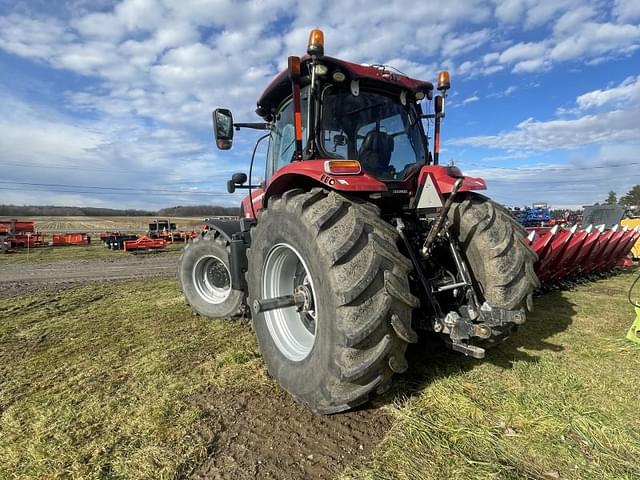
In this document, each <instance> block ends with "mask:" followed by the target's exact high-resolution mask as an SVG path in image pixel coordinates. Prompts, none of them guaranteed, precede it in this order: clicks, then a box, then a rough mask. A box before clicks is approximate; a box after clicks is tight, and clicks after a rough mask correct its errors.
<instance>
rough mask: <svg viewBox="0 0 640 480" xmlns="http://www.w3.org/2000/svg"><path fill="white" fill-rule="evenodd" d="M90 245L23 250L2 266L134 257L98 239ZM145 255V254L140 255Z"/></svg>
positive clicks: (173, 248)
mask: <svg viewBox="0 0 640 480" xmlns="http://www.w3.org/2000/svg"><path fill="white" fill-rule="evenodd" d="M92 242H93V243H91V244H90V245H69V246H64V247H49V246H47V247H37V248H30V249H29V250H28V251H27V249H26V248H22V249H20V250H19V251H18V253H12V254H2V255H0V265H2V264H3V263H29V262H40V263H42V262H57V261H60V260H90V259H93V258H104V259H122V258H126V257H130V256H131V255H134V254H133V253H131V252H125V251H124V250H109V249H108V248H107V247H105V246H104V244H103V243H102V242H101V241H100V239H99V238H98V237H96V238H92ZM183 248H184V243H182V242H175V243H168V244H167V248H166V249H165V252H161V253H157V254H151V253H150V254H148V255H160V256H165V255H166V253H167V252H173V253H177V252H180V251H181V250H182V249H183ZM138 255H144V254H138Z"/></svg>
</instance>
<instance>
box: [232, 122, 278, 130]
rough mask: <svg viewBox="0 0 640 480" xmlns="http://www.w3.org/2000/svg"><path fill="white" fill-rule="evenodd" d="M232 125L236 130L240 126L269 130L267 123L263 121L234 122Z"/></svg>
mask: <svg viewBox="0 0 640 480" xmlns="http://www.w3.org/2000/svg"><path fill="white" fill-rule="evenodd" d="M233 126H234V127H235V129H236V130H240V129H241V128H251V129H253V130H269V124H268V123H264V122H255V123H234V124H233Z"/></svg>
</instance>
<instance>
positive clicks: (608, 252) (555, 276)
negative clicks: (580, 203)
mask: <svg viewBox="0 0 640 480" xmlns="http://www.w3.org/2000/svg"><path fill="white" fill-rule="evenodd" d="M528 231H529V235H528V237H527V239H526V241H527V242H528V243H529V245H530V246H531V248H532V249H533V251H534V252H535V253H536V254H537V255H538V262H537V263H536V265H535V270H536V275H537V276H538V279H539V280H540V283H542V285H543V286H549V285H553V284H560V283H562V282H564V281H570V280H572V279H574V278H576V277H578V276H585V275H591V274H600V273H605V272H607V271H609V270H611V269H613V268H614V267H616V266H619V267H625V266H629V265H631V264H632V262H631V259H630V258H628V257H629V252H630V251H631V248H632V247H633V245H634V244H635V242H636V241H637V240H638V238H640V231H639V230H638V229H637V228H636V229H633V230H628V229H627V228H626V227H625V228H623V229H620V227H619V226H618V225H616V226H615V227H613V228H612V229H611V230H605V228H604V225H601V226H599V227H596V228H594V227H592V226H591V225H590V226H588V227H587V228H585V229H578V227H577V226H574V227H572V228H570V229H567V228H560V227H558V226H555V227H553V228H549V227H540V228H531V229H528Z"/></svg>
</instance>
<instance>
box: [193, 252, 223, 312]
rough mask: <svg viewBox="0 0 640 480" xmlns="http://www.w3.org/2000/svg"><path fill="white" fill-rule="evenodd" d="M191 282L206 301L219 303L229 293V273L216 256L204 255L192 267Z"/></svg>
mask: <svg viewBox="0 0 640 480" xmlns="http://www.w3.org/2000/svg"><path fill="white" fill-rule="evenodd" d="M193 284H194V285H195V287H196V290H197V291H198V293H199V294H200V296H201V297H202V298H204V299H205V300H206V301H207V302H209V303H214V304H220V303H223V302H224V301H225V300H226V299H227V298H228V297H229V295H230V294H231V273H230V272H229V268H227V265H226V264H225V263H224V262H223V261H222V260H220V259H219V258H218V257H216V256H213V255H206V256H204V257H202V258H200V259H198V261H197V263H196V265H195V268H194V269H193Z"/></svg>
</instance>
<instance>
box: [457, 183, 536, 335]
mask: <svg viewBox="0 0 640 480" xmlns="http://www.w3.org/2000/svg"><path fill="white" fill-rule="evenodd" d="M448 220H449V223H450V225H451V233H452V234H453V235H454V236H455V237H456V238H457V239H458V242H459V245H460V249H461V250H462V254H463V255H464V257H465V258H466V260H467V262H468V265H469V266H470V268H471V271H472V275H473V277H474V278H475V280H476V284H477V286H478V290H479V292H480V294H481V297H482V298H480V299H479V300H480V301H481V302H482V301H487V302H488V303H489V304H490V305H491V306H494V307H499V308H504V309H507V310H524V311H532V310H533V292H534V290H535V289H537V288H539V287H540V283H539V282H538V278H537V277H536V275H535V273H534V269H533V265H534V263H535V262H536V260H537V256H536V254H535V253H534V252H533V251H532V250H531V249H530V248H529V247H528V246H527V245H526V244H525V243H524V238H525V237H526V230H525V229H524V228H523V227H522V226H521V225H520V224H519V223H518V222H517V221H516V220H515V219H514V218H513V217H512V216H511V215H510V214H509V213H508V212H507V211H506V210H505V209H504V208H503V207H501V206H500V205H497V204H496V203H494V202H493V201H491V200H490V199H488V198H487V197H484V196H482V195H479V194H476V193H461V194H459V195H458V198H457V199H456V200H455V202H454V203H453V206H452V207H451V210H450V211H449V217H448ZM512 328H513V325H506V326H503V327H501V328H500V329H497V330H496V331H494V334H496V337H494V338H493V339H491V341H489V342H487V343H486V344H484V345H482V346H484V347H491V346H493V345H496V344H498V343H499V340H501V339H504V338H506V337H508V336H509V333H510V331H511V330H512ZM497 340H498V341H497Z"/></svg>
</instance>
